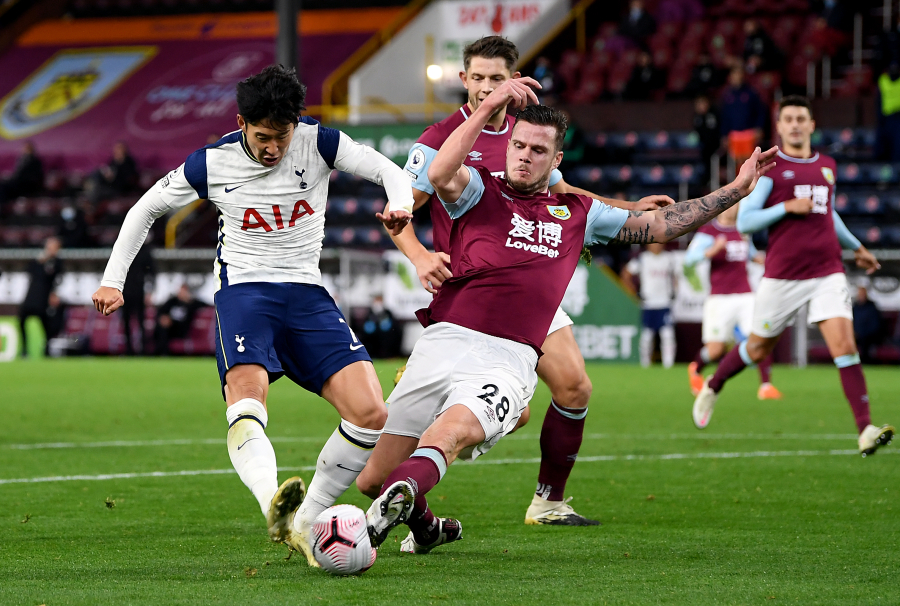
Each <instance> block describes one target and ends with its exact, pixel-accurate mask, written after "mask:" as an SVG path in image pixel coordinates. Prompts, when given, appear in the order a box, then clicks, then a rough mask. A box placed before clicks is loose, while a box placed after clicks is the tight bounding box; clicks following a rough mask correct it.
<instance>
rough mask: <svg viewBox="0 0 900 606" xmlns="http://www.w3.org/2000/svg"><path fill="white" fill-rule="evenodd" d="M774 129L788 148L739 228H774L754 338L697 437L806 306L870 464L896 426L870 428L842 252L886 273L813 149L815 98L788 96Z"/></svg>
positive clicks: (746, 206)
mask: <svg viewBox="0 0 900 606" xmlns="http://www.w3.org/2000/svg"><path fill="white" fill-rule="evenodd" d="M775 126H776V129H777V131H778V134H779V136H780V137H781V140H782V144H783V146H784V151H779V152H778V169H777V170H773V171H772V172H771V174H770V175H769V176H767V177H765V178H763V179H760V182H759V186H758V187H757V188H756V190H755V191H754V192H753V194H752V195H750V196H749V197H748V198H747V199H746V200H744V201H743V202H742V203H741V209H740V211H739V213H738V220H737V227H738V229H739V230H740V231H741V232H744V233H749V232H754V231H758V230H761V229H766V228H768V229H769V246H768V248H767V251H766V272H765V275H764V277H763V279H762V280H761V281H760V284H759V288H758V289H757V291H756V304H755V306H754V309H753V323H752V326H751V332H750V336H749V337H748V338H747V339H746V340H744V341H742V342H741V344H740V345H739V346H738V347H735V348H734V349H732V350H731V351H730V352H728V354H727V355H726V356H725V357H724V358H723V359H722V362H721V364H719V367H718V369H716V372H715V374H714V375H713V376H712V377H711V378H709V379H708V380H707V381H706V382H705V383H704V384H703V388H702V389H701V391H700V394H699V395H698V396H697V399H696V400H695V401H694V408H693V418H694V424H695V425H696V426H697V428H698V429H703V428H705V427H706V426H707V425H708V424H709V419H710V417H711V416H712V413H713V407H714V406H715V404H716V400H717V399H718V397H719V393H721V391H722V388H723V387H724V386H725V382H726V381H727V380H728V379H730V378H731V377H733V376H734V375H736V374H738V373H739V372H741V371H742V370H743V369H744V368H746V367H747V366H750V365H752V364H758V363H759V362H761V361H763V360H764V359H765V358H766V357H768V356H769V354H771V353H772V351H773V350H774V349H775V345H776V344H777V343H778V339H779V338H780V337H781V333H782V332H783V331H784V328H785V327H786V326H787V325H788V323H789V322H790V321H791V319H792V318H793V317H794V316H795V315H796V314H797V311H798V310H799V309H800V308H801V307H803V306H805V305H807V304H808V305H809V316H808V318H809V322H810V324H817V325H818V327H819V331H820V332H821V333H822V337H823V338H824V339H825V343H826V344H827V345H828V351H829V353H830V354H831V357H832V358H833V359H834V364H835V366H837V368H838V372H839V373H840V376H841V385H842V386H843V388H844V395H845V396H846V397H847V401H848V402H849V403H850V409H851V410H852V411H853V416H854V418H855V419H856V427H857V429H858V430H859V439H858V444H859V452H860V453H861V454H862V456H864V457H865V456H867V455H870V454H873V453H874V452H875V451H876V450H878V448H879V447H880V446H884V445H886V444H888V443H889V442H890V441H891V439H892V438H893V436H894V428H893V427H891V426H890V425H882V426H881V427H876V426H875V425H872V423H871V420H870V414H869V395H868V393H867V390H866V379H865V377H864V376H863V370H862V366H861V365H860V362H859V352H858V351H857V349H856V342H855V340H854V337H853V311H852V307H851V305H850V291H849V289H848V287H847V278H846V276H845V275H844V264H843V263H842V262H841V247H843V248H846V249H849V250H853V251H854V256H855V258H856V265H857V266H858V267H861V268H863V269H865V270H866V273H869V274H871V273H872V272H874V271H875V270H877V269H879V268H880V267H881V266H880V265H879V263H878V260H877V259H875V257H874V256H873V255H872V253H870V252H869V251H868V250H866V247H865V246H863V245H862V244H860V242H859V240H857V239H856V238H855V237H854V236H853V234H851V233H850V230H848V229H847V227H846V226H845V225H844V222H843V221H841V218H840V217H839V216H838V214H837V212H835V210H834V184H835V178H834V175H835V162H834V160H833V159H832V158H829V157H828V156H823V155H821V154H819V153H818V152H813V151H812V146H811V143H810V140H811V137H812V134H813V131H815V129H816V123H815V121H814V120H813V116H812V109H811V107H810V103H809V100H808V99H806V98H805V97H801V96H799V95H790V96H787V97H784V98H783V99H782V100H781V103H779V106H778V119H777V121H776V123H775ZM798 328H799V329H800V330H803V329H804V327H802V326H801V327H798Z"/></svg>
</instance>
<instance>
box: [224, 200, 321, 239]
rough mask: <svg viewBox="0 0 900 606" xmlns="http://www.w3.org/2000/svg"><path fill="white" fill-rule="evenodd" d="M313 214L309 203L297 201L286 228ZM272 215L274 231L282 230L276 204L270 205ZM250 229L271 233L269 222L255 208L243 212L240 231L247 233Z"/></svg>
mask: <svg viewBox="0 0 900 606" xmlns="http://www.w3.org/2000/svg"><path fill="white" fill-rule="evenodd" d="M312 214H314V211H313V209H312V207H310V205H309V203H307V201H306V200H298V201H297V203H296V204H294V210H293V211H292V212H291V218H290V220H289V221H288V224H287V226H288V227H294V225H296V224H297V220H298V219H300V218H301V217H305V216H307V215H312ZM272 215H273V216H274V219H275V220H274V223H275V227H274V229H284V219H283V218H282V216H281V207H280V206H278V205H277V204H273V205H272ZM251 229H264V230H265V231H267V232H270V231H273V228H272V226H271V225H269V222H268V221H266V220H265V219H264V218H263V216H262V214H261V213H260V212H259V211H258V210H256V209H255V208H248V209H247V210H245V211H244V222H243V224H242V225H241V230H242V231H248V230H251Z"/></svg>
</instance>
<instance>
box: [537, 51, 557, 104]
mask: <svg viewBox="0 0 900 606" xmlns="http://www.w3.org/2000/svg"><path fill="white" fill-rule="evenodd" d="M531 77H532V78H534V79H535V80H537V81H538V83H540V85H541V90H539V91H535V92H536V93H537V96H538V99H540V100H541V103H542V104H544V105H553V100H555V98H556V97H557V95H558V94H559V91H558V90H557V86H556V85H557V81H558V79H557V77H556V72H555V71H554V70H553V64H552V63H551V62H550V59H548V58H547V57H543V56H541V57H538V58H537V61H536V65H535V66H534V73H533V74H531Z"/></svg>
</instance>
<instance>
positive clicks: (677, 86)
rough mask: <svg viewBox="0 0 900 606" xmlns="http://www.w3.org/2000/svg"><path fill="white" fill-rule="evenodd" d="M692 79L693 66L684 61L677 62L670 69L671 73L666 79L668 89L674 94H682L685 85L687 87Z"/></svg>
mask: <svg viewBox="0 0 900 606" xmlns="http://www.w3.org/2000/svg"><path fill="white" fill-rule="evenodd" d="M690 80H691V66H689V65H686V64H683V63H676V64H675V65H673V66H672V68H671V69H670V70H669V75H668V78H667V79H666V91H667V92H668V93H670V94H673V95H677V94H680V93H682V92H683V91H684V89H685V87H687V84H688V82H690Z"/></svg>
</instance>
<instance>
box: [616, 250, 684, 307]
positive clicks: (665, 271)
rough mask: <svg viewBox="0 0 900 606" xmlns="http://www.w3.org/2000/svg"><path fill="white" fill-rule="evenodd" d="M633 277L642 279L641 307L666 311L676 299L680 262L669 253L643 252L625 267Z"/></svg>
mask: <svg viewBox="0 0 900 606" xmlns="http://www.w3.org/2000/svg"><path fill="white" fill-rule="evenodd" d="M625 269H627V270H628V273H630V274H631V275H637V276H640V279H641V307H643V308H644V309H665V308H667V307H670V306H671V305H672V299H673V298H675V277H676V276H677V275H678V272H679V271H680V269H681V268H680V267H679V265H678V260H677V259H676V258H675V255H673V254H672V253H669V252H661V253H660V254H658V255H657V254H654V253H652V252H650V251H647V250H645V251H643V252H642V253H641V254H640V255H638V256H637V257H635V258H634V259H632V260H631V261H629V262H628V265H626V266H625Z"/></svg>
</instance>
